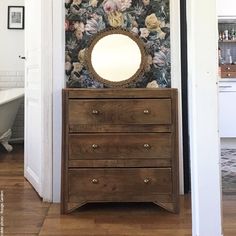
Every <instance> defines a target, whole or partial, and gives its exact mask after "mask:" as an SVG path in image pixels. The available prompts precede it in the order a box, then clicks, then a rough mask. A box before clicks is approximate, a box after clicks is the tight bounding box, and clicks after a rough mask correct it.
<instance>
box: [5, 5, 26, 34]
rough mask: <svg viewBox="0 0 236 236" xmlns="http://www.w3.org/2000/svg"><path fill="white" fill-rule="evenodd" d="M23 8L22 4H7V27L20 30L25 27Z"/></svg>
mask: <svg viewBox="0 0 236 236" xmlns="http://www.w3.org/2000/svg"><path fill="white" fill-rule="evenodd" d="M24 14H25V8H24V7H23V6H8V21H7V22H8V23H7V28H8V29H19V30H22V29H24V27H25V22H24V21H25V19H24V18H25V16H24Z"/></svg>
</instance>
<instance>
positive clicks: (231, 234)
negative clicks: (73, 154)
mask: <svg viewBox="0 0 236 236" xmlns="http://www.w3.org/2000/svg"><path fill="white" fill-rule="evenodd" d="M0 191H3V196H4V213H3V216H4V225H5V226H4V236H36V235H37V236H38V235H39V236H191V235H192V234H191V231H192V229H191V228H192V224H191V201H190V198H191V197H190V195H186V196H182V197H181V208H180V209H181V210H180V213H179V214H178V215H176V214H171V213H169V212H167V211H165V210H163V209H161V208H159V207H158V206H156V205H154V204H151V203H150V204H149V203H119V204H112V203H111V204H94V203H93V204H88V205H85V206H84V207H82V208H80V209H79V210H77V211H75V212H73V213H71V214H69V215H61V214H60V204H49V203H43V202H42V201H41V199H40V198H39V196H38V195H37V193H36V192H35V191H34V190H33V188H32V186H31V185H30V184H29V183H28V182H27V181H26V180H25V179H24V177H23V147H22V146H20V145H19V146H15V147H14V151H13V152H12V153H6V152H5V151H4V150H3V149H2V148H1V147H0ZM223 213H224V217H223V220H224V236H235V235H236V196H235V195H225V196H223Z"/></svg>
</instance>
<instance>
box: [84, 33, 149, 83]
mask: <svg viewBox="0 0 236 236" xmlns="http://www.w3.org/2000/svg"><path fill="white" fill-rule="evenodd" d="M111 34H123V35H125V36H128V37H129V38H130V39H132V40H133V41H134V42H135V43H136V44H137V46H138V47H139V50H140V53H141V63H140V66H139V68H138V70H137V71H136V73H135V74H133V75H132V76H131V77H130V78H128V79H125V80H122V81H116V82H114V81H111V80H107V79H104V78H102V77H101V76H100V75H98V73H97V72H96V71H95V69H94V67H93V65H92V52H93V49H94V47H95V45H96V43H97V42H98V41H99V40H100V39H102V38H103V37H106V36H108V35H111ZM146 55H147V54H146V50H145V48H144V44H143V42H142V40H141V39H140V38H139V37H138V36H135V35H134V34H132V33H131V32H129V31H127V30H125V29H122V28H110V29H106V30H103V31H100V32H99V33H98V34H96V35H95V36H94V37H93V38H92V39H91V41H90V43H89V46H88V48H87V50H86V65H87V69H88V72H89V74H90V76H91V77H92V78H93V79H95V80H97V81H98V82H100V83H103V84H104V85H106V86H108V87H128V86H129V84H131V83H135V82H136V81H137V80H138V79H139V78H140V77H141V76H142V75H143V73H144V71H145V66H146V63H147V56H146Z"/></svg>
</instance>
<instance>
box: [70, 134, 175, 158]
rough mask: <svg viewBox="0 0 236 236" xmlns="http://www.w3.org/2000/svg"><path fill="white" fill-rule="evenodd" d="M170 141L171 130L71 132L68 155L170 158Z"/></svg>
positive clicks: (78, 156)
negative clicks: (162, 131)
mask: <svg viewBox="0 0 236 236" xmlns="http://www.w3.org/2000/svg"><path fill="white" fill-rule="evenodd" d="M171 144H172V134H171V133H119V134H112V133H106V134H99V133H98V134H70V135H69V159H80V160H86V159H93V160H96V159H103V160H105V159H114V158H124V159H127V158H133V159H137V158H155V159H159V158H169V159H170V158H171V149H172V146H171Z"/></svg>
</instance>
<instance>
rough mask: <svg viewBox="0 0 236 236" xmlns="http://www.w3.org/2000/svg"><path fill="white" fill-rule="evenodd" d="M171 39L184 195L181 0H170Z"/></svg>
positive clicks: (180, 180)
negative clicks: (177, 102)
mask: <svg viewBox="0 0 236 236" xmlns="http://www.w3.org/2000/svg"><path fill="white" fill-rule="evenodd" d="M170 31H171V32H170V37H171V43H170V45H171V87H172V88H177V89H178V100H179V108H178V110H179V114H178V118H179V183H180V184H179V187H180V194H184V168H183V135H182V95H181V40H180V0H170Z"/></svg>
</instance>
